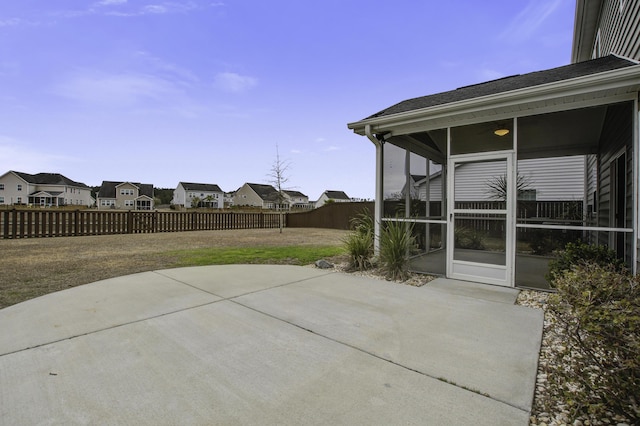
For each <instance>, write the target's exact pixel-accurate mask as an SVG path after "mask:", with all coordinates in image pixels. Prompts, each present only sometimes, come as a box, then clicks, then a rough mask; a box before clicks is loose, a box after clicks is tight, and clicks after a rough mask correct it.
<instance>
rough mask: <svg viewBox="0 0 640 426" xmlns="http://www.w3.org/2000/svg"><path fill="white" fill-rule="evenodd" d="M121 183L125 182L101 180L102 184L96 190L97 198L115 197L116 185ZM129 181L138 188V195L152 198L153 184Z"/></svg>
mask: <svg viewBox="0 0 640 426" xmlns="http://www.w3.org/2000/svg"><path fill="white" fill-rule="evenodd" d="M123 183H125V182H114V181H108V180H105V181H103V182H102V185H100V190H99V191H98V198H116V186H118V185H121V184H123ZM129 183H130V184H132V185H135V186H137V187H138V189H139V190H140V192H139V194H138V195H139V196H142V195H146V196H147V197H150V198H153V185H151V184H149V183H137V182H129Z"/></svg>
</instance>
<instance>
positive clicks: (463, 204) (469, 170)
mask: <svg viewBox="0 0 640 426" xmlns="http://www.w3.org/2000/svg"><path fill="white" fill-rule="evenodd" d="M639 59H640V3H639V2H637V1H635V2H634V1H619V0H577V1H576V14H575V23H574V38H573V52H572V63H571V64H568V65H564V66H559V67H556V68H552V69H547V70H540V71H535V72H529V73H526V74H521V75H513V76H509V77H505V78H501V79H497V80H492V81H487V82H480V83H478V84H473V85H469V86H463V87H459V88H457V89H452V90H449V91H445V92H441V93H433V94H426V95H424V96H418V97H412V98H411V99H406V100H404V101H402V102H399V103H396V104H394V105H390V106H389V107H387V108H385V109H383V110H381V111H378V112H376V113H374V114H372V115H369V116H367V117H366V118H364V119H361V120H359V121H355V122H352V123H349V124H348V128H350V129H351V130H353V131H354V132H355V133H356V134H359V135H362V136H364V137H366V140H368V141H369V142H371V143H372V144H373V146H374V147H375V150H376V165H375V167H376V181H375V185H376V197H375V209H374V216H375V227H376V229H375V234H376V240H375V250H376V251H379V247H380V245H379V243H380V239H379V237H380V230H381V224H382V223H383V222H402V223H407V230H408V232H414V233H415V237H416V240H417V241H418V244H419V247H418V249H417V253H415V257H412V259H411V260H410V261H411V268H412V270H414V271H418V272H428V273H436V274H442V275H445V276H446V277H448V278H454V279H460V280H467V281H475V282H482V283H489V284H496V285H503V286H509V287H513V286H522V287H536V288H545V287H546V286H547V283H546V281H545V278H544V273H545V271H547V270H548V263H549V261H550V259H551V258H552V253H553V250H548V249H556V248H562V247H564V246H565V244H566V243H567V242H569V241H576V240H579V239H581V240H588V242H589V243H592V244H598V245H606V246H608V247H610V248H612V249H613V250H615V251H616V253H617V255H618V256H619V257H620V258H621V259H624V260H625V262H626V263H627V266H628V267H629V269H631V270H632V271H633V272H637V270H638V265H639V258H640V252H639V249H640V243H639V240H638V227H639V226H640V225H639V223H640V203H639V201H638V197H637V193H638V185H640V183H639V182H640V160H638V158H640V157H639V156H638V151H639V150H640V148H639V147H640V136H639V135H640V125H639V122H640V119H639V117H640V114H639V108H638V99H639V93H640V65H639V64H638V60H639ZM543 164H544V165H545V166H548V168H547V169H546V170H543V169H542V166H541V165H543ZM551 171H553V174H552V173H551ZM574 172H575V174H574V177H575V178H577V179H580V180H581V181H582V182H581V183H578V184H575V185H574V184H573V183H571V182H572V181H573V180H571V179H568V178H567V174H568V173H574ZM417 175H421V176H429V177H430V179H424V181H423V183H424V185H423V187H420V188H416V189H419V193H420V196H419V199H418V200H417V201H419V202H414V200H412V198H411V193H410V192H409V191H405V193H404V197H405V198H404V199H400V200H399V199H397V197H393V198H394V199H393V200H392V199H391V196H392V195H394V194H398V193H399V191H401V190H402V189H403V188H409V187H411V185H412V176H417ZM552 176H553V178H552ZM523 178H524V179H528V181H529V189H528V193H527V197H521V196H520V195H521V194H520V193H521V191H519V189H520V188H519V185H520V182H522V181H521V180H520V179H523ZM431 183H434V185H433V186H431ZM493 183H497V184H498V186H497V187H496V188H497V189H502V192H503V195H502V196H501V197H490V199H484V200H483V199H478V198H479V197H484V198H489V197H488V196H487V195H486V194H484V192H485V191H486V188H488V187H490V186H491V185H492V184H493ZM500 187H501V188H500ZM414 188H415V186H414ZM400 193H402V192H400ZM573 199H575V200H576V203H578V204H579V206H580V208H579V210H578V211H573V210H571V211H569V210H566V209H565V208H564V207H563V208H562V209H561V210H560V211H559V212H556V213H553V212H552V213H551V214H550V213H548V212H542V211H532V212H531V214H526V215H524V216H523V215H520V214H519V213H520V212H522V211H525V210H529V209H528V206H529V205H535V204H536V202H537V201H545V200H549V202H552V201H554V200H558V201H563V200H573ZM489 201H491V202H489ZM394 203H395V204H394ZM389 207H390V208H389ZM465 235H475V236H479V237H482V238H483V239H484V240H483V241H482V244H472V245H468V244H466V243H465V238H463V237H464V236H465ZM542 246H544V248H545V250H540V248H541V247H542ZM549 251H550V252H551V254H549V253H548V252H549Z"/></svg>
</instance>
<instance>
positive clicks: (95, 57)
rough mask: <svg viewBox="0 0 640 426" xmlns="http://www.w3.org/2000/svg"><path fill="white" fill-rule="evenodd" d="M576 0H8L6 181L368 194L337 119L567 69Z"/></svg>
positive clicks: (354, 144) (0, 135) (357, 142)
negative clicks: (12, 177)
mask: <svg viewBox="0 0 640 426" xmlns="http://www.w3.org/2000/svg"><path fill="white" fill-rule="evenodd" d="M574 13H575V1H574V0H484V1H479V0H447V1H440V0H394V1H389V0H387V1H381V0H220V1H218V0H166V1H165V0H95V1H92V0H86V1H81V0H46V1H44V0H20V1H3V2H2V3H1V4H0V174H3V173H5V172H6V171H9V170H15V171H19V172H25V173H32V174H35V173H40V172H48V173H61V174H63V175H65V176H66V177H68V178H70V179H72V180H75V181H78V182H82V183H84V184H86V185H89V186H96V185H100V183H101V182H102V181H103V180H107V181H131V182H140V183H149V184H153V185H154V186H155V187H157V188H175V187H176V186H177V185H178V183H179V182H197V183H212V184H217V185H219V186H220V188H221V189H222V190H223V191H227V192H229V191H234V190H236V189H238V188H239V187H241V186H242V185H243V184H244V183H245V182H251V183H271V181H273V178H272V177H271V176H270V175H271V174H272V169H273V167H274V165H275V163H276V159H277V156H279V158H280V160H281V162H282V163H283V164H285V165H287V168H286V171H285V177H286V178H287V181H286V183H285V184H284V185H283V186H284V187H286V188H287V189H292V190H297V191H301V192H302V193H304V194H305V195H307V196H308V197H309V199H310V200H316V199H318V198H319V197H320V195H321V194H322V193H323V192H324V191H325V190H340V191H345V192H346V193H347V194H348V195H349V196H350V197H354V198H365V199H373V197H374V189H375V148H374V145H373V144H372V143H371V142H370V141H369V140H368V139H367V138H366V137H362V136H359V135H356V134H354V133H353V132H352V131H351V130H349V129H348V128H347V123H350V122H355V121H359V120H361V119H363V118H365V117H367V116H369V115H371V114H374V113H376V112H378V111H380V110H382V109H384V108H386V107H388V106H391V105H393V104H395V103H397V102H400V101H402V100H405V99H409V98H414V97H418V96H425V95H429V94H433V93H438V92H443V91H447V90H453V89H455V88H457V87H461V86H465V85H469V84H475V83H480V82H483V81H488V80H493V79H496V78H501V77H505V76H509V75H514V74H523V73H527V72H532V71H539V70H544V69H548V68H553V67H557V66H562V65H567V64H569V63H570V57H571V42H572V34H573V19H574Z"/></svg>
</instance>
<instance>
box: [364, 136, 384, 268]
mask: <svg viewBox="0 0 640 426" xmlns="http://www.w3.org/2000/svg"><path fill="white" fill-rule="evenodd" d="M364 133H365V135H366V136H367V138H368V139H369V140H370V141H371V142H373V144H374V145H375V147H376V189H375V200H374V208H373V209H374V210H373V233H374V239H373V252H374V254H375V255H376V256H377V255H378V254H379V253H380V224H381V223H382V208H383V188H382V182H383V158H384V155H383V149H382V148H383V145H384V141H382V140H378V138H376V137H375V136H374V135H373V133H371V125H370V124H366V125H365V126H364Z"/></svg>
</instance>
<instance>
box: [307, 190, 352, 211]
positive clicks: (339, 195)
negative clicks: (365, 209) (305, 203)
mask: <svg viewBox="0 0 640 426" xmlns="http://www.w3.org/2000/svg"><path fill="white" fill-rule="evenodd" d="M348 201H351V198H349V196H348V195H347V194H346V193H344V191H330V190H327V191H324V192H323V193H322V195H320V197H319V198H318V201H316V203H315V205H316V208H318V207H322V206H324V205H325V204H326V203H327V202H330V203H345V202H348Z"/></svg>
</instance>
